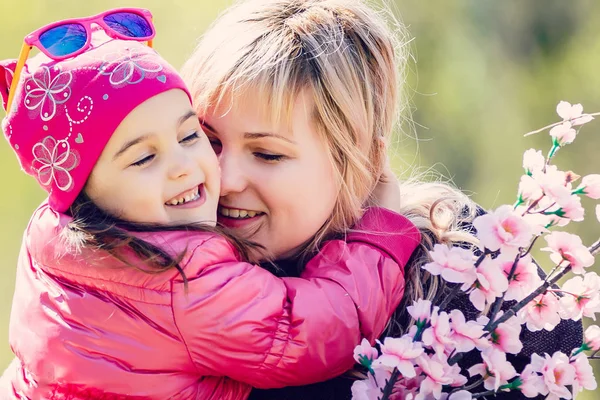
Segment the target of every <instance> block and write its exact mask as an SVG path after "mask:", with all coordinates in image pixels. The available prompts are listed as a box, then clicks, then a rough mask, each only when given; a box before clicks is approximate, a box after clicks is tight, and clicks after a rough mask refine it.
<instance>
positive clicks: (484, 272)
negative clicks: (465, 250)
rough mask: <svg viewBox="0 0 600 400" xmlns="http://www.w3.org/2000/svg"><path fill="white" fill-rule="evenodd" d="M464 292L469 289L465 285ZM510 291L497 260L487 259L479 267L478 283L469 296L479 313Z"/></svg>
mask: <svg viewBox="0 0 600 400" xmlns="http://www.w3.org/2000/svg"><path fill="white" fill-rule="evenodd" d="M461 289H462V290H466V289H468V286H467V285H466V284H464V285H463V286H462V287H461ZM507 289H508V280H507V279H506V275H504V273H503V272H502V269H501V268H500V265H499V263H498V261H497V260H493V259H491V258H489V257H486V258H485V259H484V260H483V262H482V263H481V264H480V265H479V267H477V281H476V282H475V284H474V288H473V290H472V291H471V293H470V294H469V300H471V303H473V305H474V306H475V308H477V309H478V310H479V311H483V309H484V308H485V305H486V304H487V303H492V302H493V301H494V300H496V297H500V296H502V293H504V292H505V291H506V290H507Z"/></svg>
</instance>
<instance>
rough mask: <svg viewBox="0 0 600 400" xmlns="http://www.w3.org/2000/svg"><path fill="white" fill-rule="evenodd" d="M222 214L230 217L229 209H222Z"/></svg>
mask: <svg viewBox="0 0 600 400" xmlns="http://www.w3.org/2000/svg"><path fill="white" fill-rule="evenodd" d="M221 214H223V215H224V216H225V217H229V210H228V209H227V208H222V209H221Z"/></svg>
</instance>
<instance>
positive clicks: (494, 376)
mask: <svg viewBox="0 0 600 400" xmlns="http://www.w3.org/2000/svg"><path fill="white" fill-rule="evenodd" d="M481 358H482V359H483V364H476V365H474V366H472V367H471V368H469V370H468V371H469V375H470V376H475V375H481V376H482V377H483V379H484V380H483V387H485V388H486V389H487V390H496V391H497V390H498V389H499V388H500V386H502V385H504V384H506V383H508V380H509V379H512V378H514V377H515V376H516V375H517V371H516V370H515V368H514V367H513V366H512V364H511V363H509V362H508V361H506V353H504V352H502V351H500V350H498V349H496V348H493V347H491V348H489V349H487V350H484V351H483V352H481Z"/></svg>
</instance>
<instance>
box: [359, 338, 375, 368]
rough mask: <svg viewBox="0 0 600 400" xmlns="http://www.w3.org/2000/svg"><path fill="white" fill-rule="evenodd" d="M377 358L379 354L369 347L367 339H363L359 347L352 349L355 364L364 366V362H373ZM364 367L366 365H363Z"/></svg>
mask: <svg viewBox="0 0 600 400" xmlns="http://www.w3.org/2000/svg"><path fill="white" fill-rule="evenodd" d="M378 356H379V352H378V351H377V349H376V348H374V347H371V344H370V343H369V341H368V340H367V339H363V340H362V341H361V342H360V345H358V346H356V347H355V348H354V359H355V360H356V362H357V363H359V364H361V365H365V364H364V362H367V361H368V362H369V365H371V364H370V363H371V362H373V360H375V359H376V358H377V357H378ZM365 366H366V365H365Z"/></svg>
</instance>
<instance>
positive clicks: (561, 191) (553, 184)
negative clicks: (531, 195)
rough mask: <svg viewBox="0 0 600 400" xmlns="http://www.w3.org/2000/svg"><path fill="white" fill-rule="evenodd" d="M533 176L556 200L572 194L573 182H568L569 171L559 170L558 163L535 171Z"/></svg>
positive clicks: (548, 194) (547, 193)
mask: <svg viewBox="0 0 600 400" xmlns="http://www.w3.org/2000/svg"><path fill="white" fill-rule="evenodd" d="M532 177H533V179H535V180H536V182H538V183H539V185H540V187H541V188H542V190H543V191H544V194H546V195H547V196H549V197H550V198H551V199H550V200H553V201H556V200H557V199H561V198H563V197H566V196H569V195H570V194H571V183H570V182H568V175H567V173H566V172H564V171H561V170H559V169H558V167H557V166H556V165H547V166H546V169H545V170H544V171H543V172H541V171H539V172H538V171H534V173H533V175H532Z"/></svg>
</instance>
